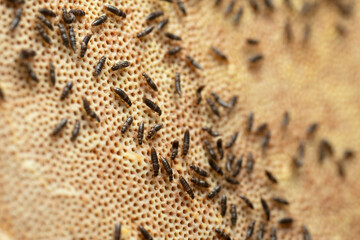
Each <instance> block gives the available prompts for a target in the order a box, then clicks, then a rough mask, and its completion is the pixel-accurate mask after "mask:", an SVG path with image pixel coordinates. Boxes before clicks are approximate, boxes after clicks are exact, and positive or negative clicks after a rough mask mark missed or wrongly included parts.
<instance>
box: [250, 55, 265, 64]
mask: <svg viewBox="0 0 360 240" xmlns="http://www.w3.org/2000/svg"><path fill="white" fill-rule="evenodd" d="M263 59H264V55H262V54H255V55H254V56H251V57H250V58H249V62H250V63H257V62H260V61H261V60H263Z"/></svg>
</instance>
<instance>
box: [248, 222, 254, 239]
mask: <svg viewBox="0 0 360 240" xmlns="http://www.w3.org/2000/svg"><path fill="white" fill-rule="evenodd" d="M254 228H255V221H254V220H252V221H251V223H250V225H249V227H248V229H247V231H246V239H249V238H251V236H252V235H253V233H254Z"/></svg>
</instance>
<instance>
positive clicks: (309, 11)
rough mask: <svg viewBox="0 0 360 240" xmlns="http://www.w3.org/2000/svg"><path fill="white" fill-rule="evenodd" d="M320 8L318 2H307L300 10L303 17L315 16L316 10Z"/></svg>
mask: <svg viewBox="0 0 360 240" xmlns="http://www.w3.org/2000/svg"><path fill="white" fill-rule="evenodd" d="M318 7H319V5H318V3H317V2H313V3H311V2H308V1H306V2H304V3H303V5H302V7H301V10H300V12H301V15H302V16H309V15H313V14H314V13H315V12H316V10H317V9H318Z"/></svg>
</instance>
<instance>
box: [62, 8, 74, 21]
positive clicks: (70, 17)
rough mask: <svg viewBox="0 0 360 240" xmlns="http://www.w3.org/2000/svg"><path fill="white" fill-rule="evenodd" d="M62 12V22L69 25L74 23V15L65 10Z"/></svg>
mask: <svg viewBox="0 0 360 240" xmlns="http://www.w3.org/2000/svg"><path fill="white" fill-rule="evenodd" d="M62 11H63V15H62V17H63V20H64V22H65V23H67V24H70V23H72V22H74V20H75V15H74V14H72V13H69V12H68V11H67V10H66V8H62Z"/></svg>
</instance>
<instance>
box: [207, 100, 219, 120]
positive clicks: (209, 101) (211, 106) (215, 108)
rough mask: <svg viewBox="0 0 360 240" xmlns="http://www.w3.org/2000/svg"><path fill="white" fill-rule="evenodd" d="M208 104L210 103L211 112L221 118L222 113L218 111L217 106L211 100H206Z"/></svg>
mask: <svg viewBox="0 0 360 240" xmlns="http://www.w3.org/2000/svg"><path fill="white" fill-rule="evenodd" d="M206 102H207V103H208V105H209V107H210V109H211V111H212V112H213V113H214V114H215V115H216V116H218V117H220V112H219V110H218V109H217V107H216V106H215V104H214V102H213V101H212V100H211V99H210V98H206Z"/></svg>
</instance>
